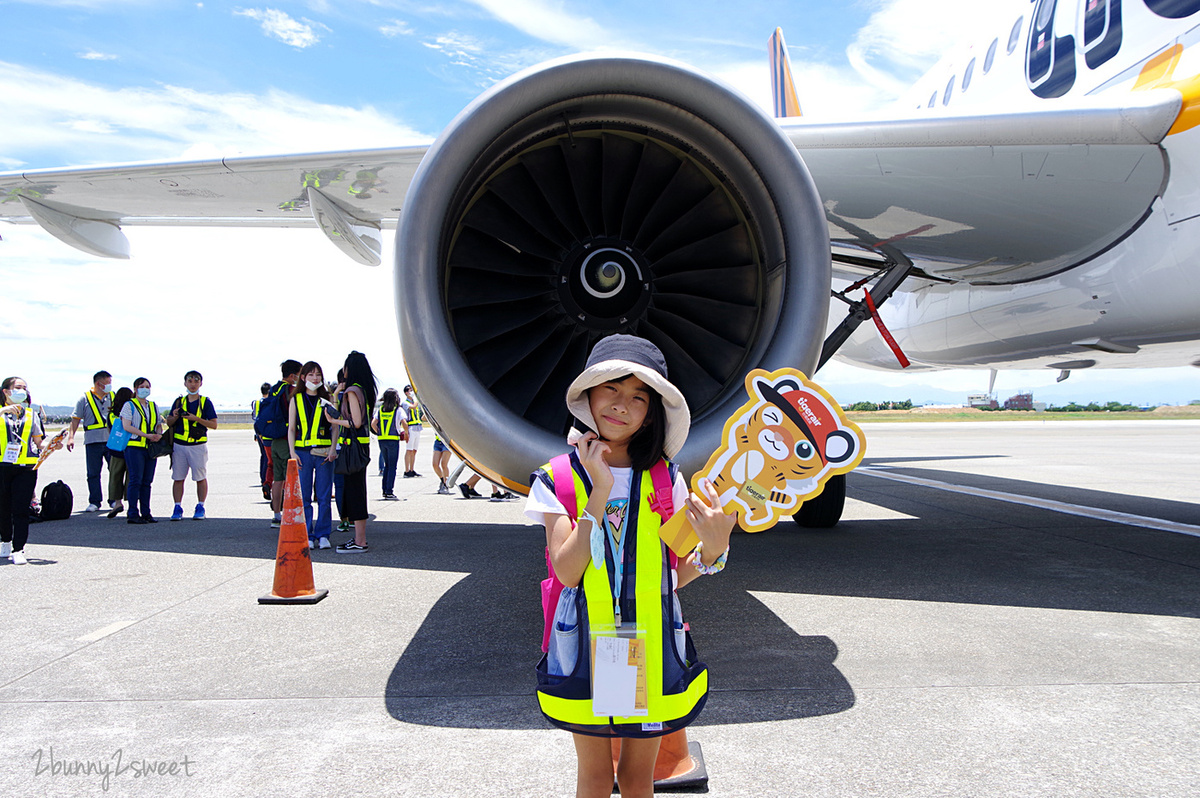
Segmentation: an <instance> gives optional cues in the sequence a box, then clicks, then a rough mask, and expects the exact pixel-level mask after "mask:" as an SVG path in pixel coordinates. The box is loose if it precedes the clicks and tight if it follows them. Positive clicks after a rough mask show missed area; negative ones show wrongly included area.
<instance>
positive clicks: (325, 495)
mask: <svg viewBox="0 0 1200 798" xmlns="http://www.w3.org/2000/svg"><path fill="white" fill-rule="evenodd" d="M322 400H324V401H326V402H329V401H331V399H330V397H329V390H328V389H327V388H326V387H325V372H323V371H321V366H320V364H319V363H315V362H313V361H311V360H310V361H308V362H307V363H305V364H304V365H303V366H301V367H300V380H299V381H298V382H297V383H296V384H295V385H294V386H292V390H291V401H290V402H289V404H288V448H289V449H290V450H291V456H292V459H293V460H296V461H297V462H298V463H299V465H300V469H299V470H300V500H301V501H302V502H304V523H305V524H306V525H307V526H308V547H309V548H310V549H315V548H322V549H328V548H330V547H331V544H330V543H329V536H330V534H332V533H333V515H332V513H331V512H330V508H329V505H330V501H331V500H332V498H333V461H334V460H335V459H336V458H337V452H336V451H334V448H333V433H332V432H331V430H332V427H331V421H332V419H333V416H332V415H330V413H329V410H328V409H326V408H325V407H324V406H322V404H321V401H322ZM314 496H315V498H316V501H317V520H316V523H313V508H312V503H313V498H314Z"/></svg>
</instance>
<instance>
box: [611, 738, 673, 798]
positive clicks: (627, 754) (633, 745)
mask: <svg viewBox="0 0 1200 798" xmlns="http://www.w3.org/2000/svg"><path fill="white" fill-rule="evenodd" d="M660 742H662V738H661V737H651V738H650V739H649V740H640V739H634V738H632V737H626V738H625V739H623V740H621V761H620V762H618V763H617V784H618V785H619V786H620V788H621V798H651V796H653V795H654V761H655V760H656V759H658V744H659V743H660ZM610 756H611V752H610Z"/></svg>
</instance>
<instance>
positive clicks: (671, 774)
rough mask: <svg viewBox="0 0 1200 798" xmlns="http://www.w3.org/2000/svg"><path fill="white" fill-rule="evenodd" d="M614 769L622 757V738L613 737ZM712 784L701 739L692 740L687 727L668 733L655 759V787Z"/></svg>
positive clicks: (657, 788)
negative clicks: (695, 741)
mask: <svg viewBox="0 0 1200 798" xmlns="http://www.w3.org/2000/svg"><path fill="white" fill-rule="evenodd" d="M612 755H613V772H614V773H615V772H616V769H617V762H619V761H620V759H621V739H620V738H619V737H614V738H613V740H612ZM706 784H708V769H707V768H706V767H705V766H704V755H703V754H701V753H700V743H689V742H688V738H687V730H686V729H680V730H679V731H677V732H671V733H670V734H667V735H664V736H663V738H662V742H661V743H659V746H658V758H657V759H655V760H654V789H656V790H659V789H685V788H687V789H691V788H695V787H703V786H705V785H706Z"/></svg>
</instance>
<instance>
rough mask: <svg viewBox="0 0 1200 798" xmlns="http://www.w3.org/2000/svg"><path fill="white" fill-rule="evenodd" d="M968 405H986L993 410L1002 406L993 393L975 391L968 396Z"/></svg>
mask: <svg viewBox="0 0 1200 798" xmlns="http://www.w3.org/2000/svg"><path fill="white" fill-rule="evenodd" d="M967 407H986V408H990V409H992V410H995V409H996V408H998V407H1000V405H999V404H998V403H997V402H996V400H995V399H993V398H992V396H991V394H986V393H973V394H971V395H970V396H968V397H967Z"/></svg>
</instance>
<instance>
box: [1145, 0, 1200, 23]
mask: <svg viewBox="0 0 1200 798" xmlns="http://www.w3.org/2000/svg"><path fill="white" fill-rule="evenodd" d="M1146 7H1147V8H1149V9H1150V10H1151V11H1153V12H1154V13H1155V14H1158V15H1159V16H1160V17H1166V18H1167V19H1183V18H1184V17H1190V16H1191V15H1192V14H1195V13H1196V12H1197V11H1200V0H1146Z"/></svg>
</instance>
